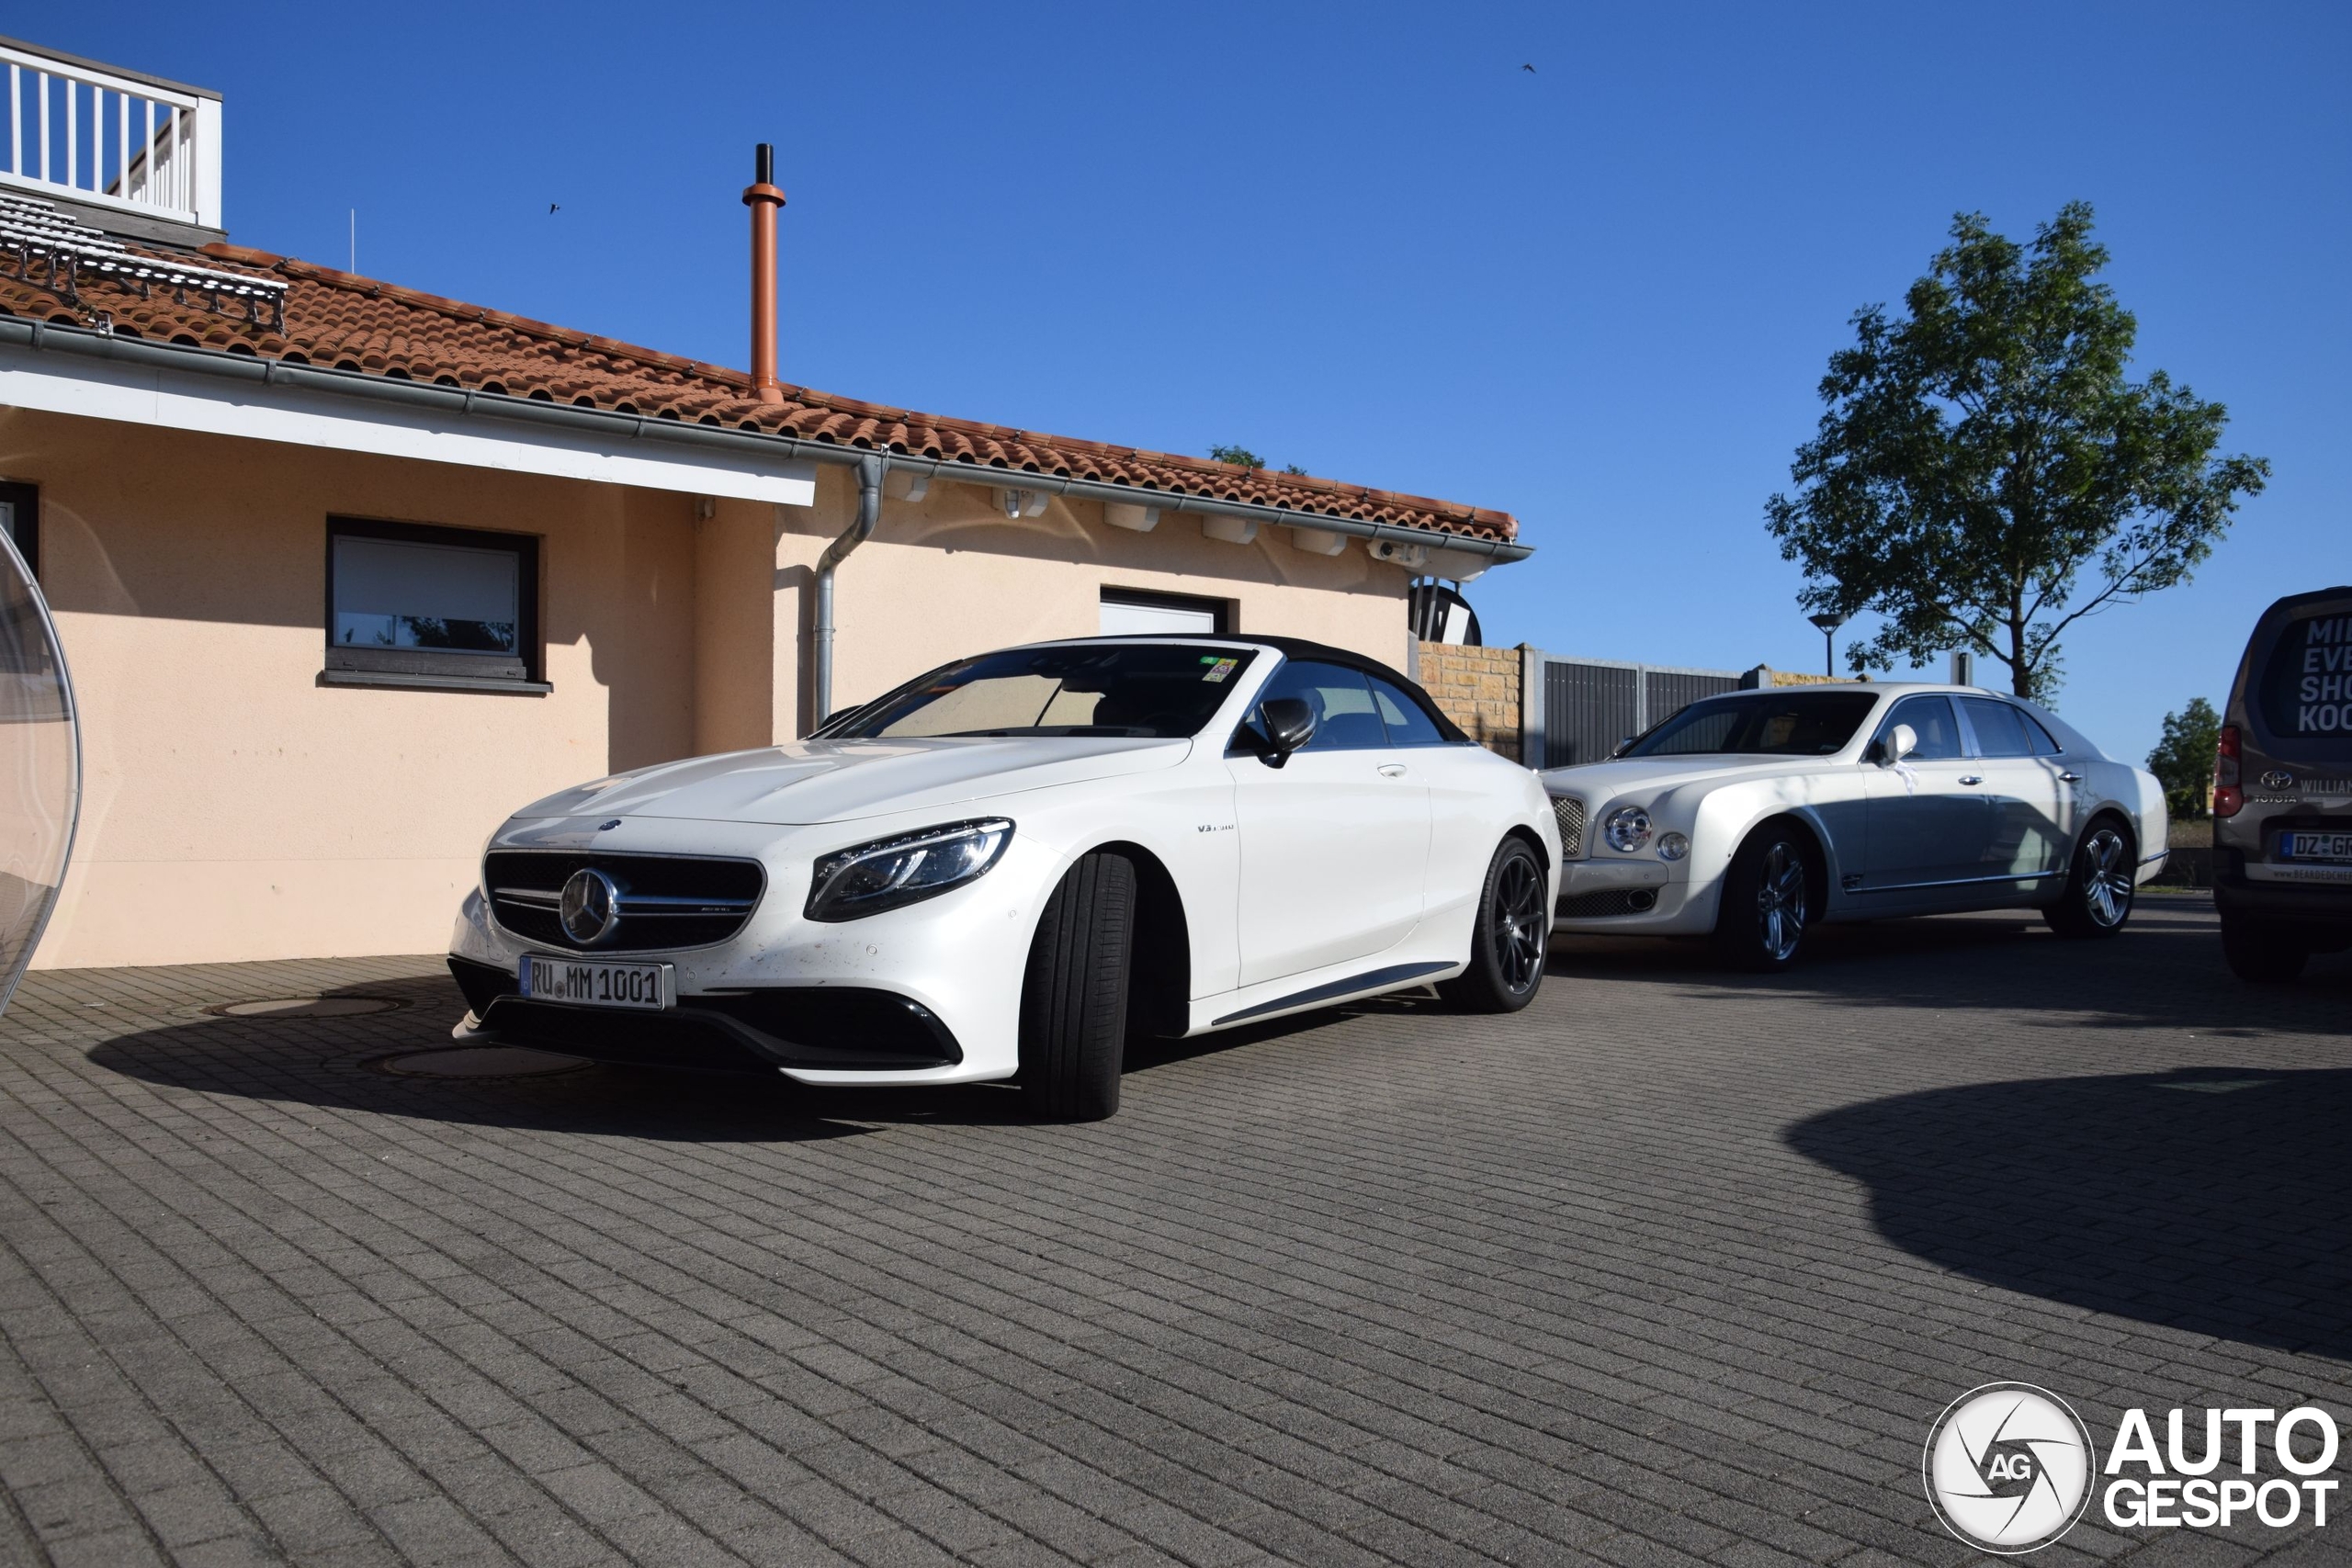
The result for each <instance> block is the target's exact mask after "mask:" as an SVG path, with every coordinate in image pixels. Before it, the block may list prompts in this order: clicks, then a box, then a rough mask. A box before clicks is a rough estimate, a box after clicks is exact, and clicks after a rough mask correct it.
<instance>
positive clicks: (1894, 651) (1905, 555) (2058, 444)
mask: <svg viewBox="0 0 2352 1568" xmlns="http://www.w3.org/2000/svg"><path fill="white" fill-rule="evenodd" d="M2107 259H2108V256H2107V251H2106V249H2105V247H2103V246H2101V245H2099V244H2097V243H2094V242H2093V241H2092V239H2091V209H2090V208H2089V206H2088V205H2086V204H2085V203H2082V202H2072V203H2069V204H2068V205H2067V206H2065V207H2064V208H2062V209H2060V210H2059V213H2058V216H2057V217H2056V218H2055V219H2053V220H2051V221H2050V222H2048V223H2044V224H2042V225H2041V226H2040V228H2038V229H2037V230H2036V231H2035V232H2034V238H2033V243H2032V244H2031V245H2030V246H2025V245H2019V244H2017V243H2014V242H2012V241H2009V240H2007V239H2004V238H2003V237H2002V236H2000V235H1998V234H1996V233H1994V232H1993V231H1992V230H1991V229H1990V228H1989V227H1987V225H1986V222H1985V218H1984V217H1983V215H1981V214H1974V213H1962V214H1961V215H1960V216H1958V217H1956V218H1955V219H1954V220H1952V226H1951V245H1950V246H1948V247H1947V248H1946V249H1944V250H1943V251H1941V252H1940V253H1939V254H1937V256H1936V258H1935V260H1934V262H1933V263H1932V264H1931V266H1932V270H1931V271H1930V272H1929V273H1928V276H1925V277H1922V278H1921V279H1919V280H1918V281H1917V283H1915V284H1913V285H1912V286H1911V288H1910V292H1909V293H1908V294H1907V295H1906V296H1905V305H1906V307H1907V308H1908V313H1907V314H1906V315H1905V317H1903V318H1902V319H1900V320H1893V319H1890V318H1889V317H1888V315H1887V312H1886V309H1885V307H1884V306H1881V305H1871V306H1867V307H1865V308H1863V309H1862V310H1858V311H1856V312H1855V314H1854V317H1853V326H1854V331H1855V339H1856V341H1855V344H1854V346H1852V347H1851V348H1847V349H1842V350H1840V351H1838V353H1837V354H1835V355H1832V356H1831V357H1830V361H1829V373H1828V374H1827V375H1826V376H1825V377H1824V378H1822V381H1821V399H1822V401H1823V402H1824V403H1825V404H1826V405H1827V410H1826V412H1824V413H1823V415H1822V416H1821V424H1820V429H1819V431H1818V433H1817V434H1816V435H1815V438H1814V439H1813V440H1812V441H1810V442H1807V443H1806V444H1805V445H1804V446H1800V447H1799V448H1798V449H1797V455H1796V460H1795V462H1794V463H1793V464H1792V466H1791V468H1790V475H1791V477H1792V479H1794V480H1795V484H1796V489H1795V490H1794V492H1793V493H1792V494H1788V495H1775V496H1773V497H1772V499H1771V500H1770V502H1767V503H1766V506H1765V521H1766V525H1767V526H1768V527H1769V528H1770V531H1771V533H1772V535H1773V536H1774V537H1776V538H1777V539H1779V540H1780V542H1781V555H1782V556H1783V557H1784V558H1787V559H1790V560H1798V561H1802V562H1803V563H1804V575H1805V581H1806V584H1807V586H1806V587H1805V588H1804V591H1803V592H1801V593H1800V594H1799V595H1798V597H1799V599H1800V601H1801V602H1802V603H1803V604H1804V607H1805V608H1806V609H1808V610H1815V611H1822V610H1826V611H1835V612H1837V613H1838V614H1840V615H1848V616H1851V615H1856V614H1858V613H1860V612H1862V611H1866V610H1867V611H1873V612H1875V613H1877V614H1878V615H1881V616H1882V617H1883V624H1882V625H1881V626H1880V628H1879V630H1878V632H1877V634H1876V635H1875V636H1873V637H1870V638H1869V639H1867V640H1865V641H1860V642H1857V643H1855V644H1854V645H1852V647H1851V648H1849V650H1848V654H1849V659H1850V660H1851V662H1852V665H1853V668H1854V670H1855V671H1856V672H1858V673H1861V672H1867V671H1871V670H1872V669H1879V670H1893V669H1894V668H1895V667H1896V666H1897V665H1898V664H1899V663H1907V664H1925V663H1928V661H1929V660H1932V659H1933V658H1934V657H1935V656H1936V654H1937V653H1939V652H1940V651H1941V650H1943V649H1951V648H1969V649H1975V650H1977V651H1978V652H1980V653H1982V654H1985V655H1987V656H1989V657H1991V658H1993V659H1995V660H1999V661H2000V662H2001V663H2003V664H2006V665H2007V666H2008V670H2009V678H2010V686H2011V689H2012V690H2014V691H2015V692H2017V694H2018V695H2020V696H2036V697H2047V696H2049V695H2050V694H2052V693H2053V692H2055V691H2056V689H2057V686H2058V680H2059V670H2060V658H2059V649H2058V640H2059V637H2060V636H2061V634H2063V633H2064V631H2065V630H2066V628H2067V627H2068V626H2072V625H2073V624H2074V623H2075V622H2076V621H2079V620H2081V619H2082V618H2083V617H2084V616H2086V615H2096V614H2098V612H2100V611H2102V610H2106V609H2109V608H2111V607H2113V606H2115V605H2117V604H2131V603H2132V602H2134V601H2136V600H2137V599H2139V598H2140V597H2141V596H2143V594H2147V593H2151V592H2155V591H2156V590H2158V589H2162V588H2169V587H2171V586H2172V585H2173V584H2175V583H2177V582H2181V581H2186V580H2187V579H2188V575H2189V573H2190V572H2191V571H2192V570H2194V569H2195V568H2196V566H2197V564H2198V563H2199V561H2201V560H2203V559H2204V558H2206V556H2207V555H2209V554H2211V551H2212V548H2213V544H2214V541H2215V540H2217V539H2218V538H2220V537H2221V536H2222V533H2223V532H2224V531H2225V530H2226V529H2227V528H2228V526H2229V521H2230V516H2231V513H2233V512H2234V511H2235V510H2236V509H2237V504H2238V501H2239V499H2240V498H2241V497H2244V496H2250V495H2254V494H2256V493H2258V492H2259V491H2261V489H2262V486H2263V482H2264V480H2265V479H2267V477H2268V475H2269V472H2270V465H2269V463H2268V462H2267V461H2266V460H2265V459H2263V458H2260V457H2219V458H2217V457H2214V456H2213V449H2214V447H2215V446H2216V444H2217V443H2218V442H2219V441H2220V439H2221V434H2222V427H2223V425H2224V424H2226V423H2228V412H2227V411H2226V410H2225V409H2223V408H2222V405H2221V404H2220V403H2213V402H2200V401H2199V400H2197V399H2196V398H2195V397H2194V396H2193V395H2191V393H2190V392H2189V389H2188V388H2186V387H2178V386H2175V385H2174V384H2173V382H2172V380H2171V378H2169V377H2167V376H2166V375H2165V373H2164V372H2163V371H2161V370H2158V371H2154V372H2152V373H2151V374H2150V375H2149V377H2148V378H2147V379H2146V380H2144V381H2138V382H2134V381H2131V380H2127V379H2126V378H2125V376H2124V367H2125V365H2126V363H2127V362H2128V361H2129V359H2130V358H2131V344H2132V340H2133V338H2134V337H2135V335H2136V334H2137V333H2138V330H2139V329H2138V323H2137V322H2136V321H2134V320H2133V319H2132V317H2131V313H2130V312H2129V311H2127V310H2124V309H2123V307H2122V306H2121V305H2120V304H2118V303H2117V302H2116V299H2115V295H2114V291H2113V290H2112V289H2110V288H2109V287H2108V286H2107V285H2106V284H2104V283H2100V282H2098V281H2096V280H2095V279H2096V276H2097V274H2098V272H2099V270H2100V269H2101V268H2102V267H2104V266H2105V265H2107Z"/></svg>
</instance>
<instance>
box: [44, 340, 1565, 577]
mask: <svg viewBox="0 0 2352 1568" xmlns="http://www.w3.org/2000/svg"><path fill="white" fill-rule="evenodd" d="M0 345H13V346H17V347H26V348H32V349H36V350H40V351H42V352H47V353H63V354H74V355H84V356H86V357H90V358H96V359H112V360H117V361H119V362H121V363H124V364H129V365H143V366H152V367H155V368H157V369H164V370H177V371H181V372H185V373H188V374H194V375H210V376H220V377H223V378H228V379H231V380H237V381H243V382H246V383H248V384H258V385H262V386H268V387H296V388H301V389H305V390H310V391H322V392H332V393H334V394H336V395H338V396H342V397H356V398H372V399H374V400H377V401H379V402H386V403H392V404H397V405H400V406H402V407H406V408H412V409H421V410H427V411H430V412H435V413H445V414H447V413H457V414H467V415H471V416H475V417H480V418H487V419H499V420H505V421H509V422H512V423H522V424H537V425H543V426H548V427H551V428H558V429H566V430H571V431H576V432H579V433H581V434H593V435H598V436H602V437H605V438H607V439H611V438H614V437H621V438H626V439H629V440H639V441H658V442H662V443H663V444H665V445H672V446H700V447H703V448H704V449H706V450H716V451H730V452H740V453H746V454H759V455H763V456H765V457H780V458H790V459H795V460H797V461H800V462H809V463H831V464H832V465H834V466H835V467H838V468H851V467H854V466H856V465H858V464H860V463H862V462H863V461H864V460H865V458H867V457H873V456H876V453H875V452H874V450H873V449H872V448H869V447H863V446H844V445H842V444H841V443H839V442H834V441H810V440H808V439H806V438H805V437H802V436H797V435H772V434H766V433H765V432H761V431H750V430H730V429H728V428H727V427H725V426H723V425H712V424H696V423H689V422H687V421H685V420H682V419H663V418H660V417H654V416H648V415H644V414H633V413H616V412H613V411H611V410H609V409H584V408H577V407H574V406H572V405H571V404H569V403H558V402H550V401H542V400H539V399H537V398H518V397H515V396H512V395H511V394H508V393H504V392H483V391H477V390H473V389H469V388H465V387H444V386H441V385H438V384H437V383H435V382H430V381H409V380H402V379H401V378H398V377H392V376H382V375H377V374H375V373H373V372H370V371H365V370H334V369H330V368H327V367H323V366H318V365H288V364H287V363H286V362H285V361H283V360H278V359H265V358H262V357H261V356H260V355H246V354H231V353H226V352H224V351H222V350H220V349H213V348H190V347H187V346H186V345H184V344H166V343H153V342H150V341H149V340H147V339H144V338H126V337H118V336H116V335H114V334H113V333H106V332H100V331H97V330H96V329H94V328H89V327H80V326H72V327H67V326H59V325H57V324H55V323H54V322H50V321H33V320H30V319H28V318H27V317H23V316H0ZM888 460H889V466H890V467H891V468H894V469H895V468H904V469H908V470H910V471H913V472H917V473H925V474H930V475H932V476H933V477H935V478H938V479H947V480H951V481H953V482H955V483H956V484H968V485H982V486H987V487H989V488H992V489H996V490H1029V491H1044V492H1046V493H1047V494H1049V495H1060V496H1066V497H1068V498H1069V499H1071V500H1076V501H1097V502H1121V503H1124V504H1125V505H1130V506H1133V505H1144V506H1156V507H1158V508H1159V509H1160V510H1161V511H1162V512H1177V513H1192V514H1194V515H1217V516H1225V517H1246V518H1254V519H1256V520H1257V521H1259V522H1261V523H1271V524H1277V525H1281V526H1283V527H1285V528H1316V529H1320V530H1322V531H1323V532H1324V533H1327V534H1345V535H1348V536H1351V537H1354V538H1360V539H1367V540H1381V539H1386V540H1390V541H1392V542H1395V543H1397V544H1404V545H1419V546H1423V547H1427V548H1429V549H1430V550H1432V551H1436V550H1450V551H1457V552H1460V553H1462V554H1465V555H1472V556H1479V557H1483V558H1487V559H1488V560H1491V561H1493V562H1495V563H1497V564H1504V563H1508V562H1510V561H1521V560H1525V559H1526V558H1528V557H1530V556H1532V555H1533V554H1534V553H1535V547H1533V546H1532V545H1522V544H1518V543H1515V542H1511V541H1506V540H1502V539H1477V538H1472V537H1470V536H1466V535H1462V534H1449V533H1445V532H1443V531H1442V530H1439V529H1435V528H1408V527H1404V526H1402V525H1398V524H1395V523H1371V522H1366V521H1364V520H1363V519H1362V518H1356V517H1340V516H1334V515H1331V514H1329V513H1321V512H1305V511H1299V510H1296V509H1294V508H1291V507H1286V506H1267V505H1263V504H1261V503H1260V502H1249V501H1223V500H1219V499H1217V498H1216V497H1214V496H1205V495H1197V494H1188V493H1186V492H1184V491H1171V490H1159V489H1157V488H1154V487H1152V486H1149V485H1134V484H1115V483H1113V482H1111V481H1110V480H1107V479H1074V478H1071V477H1069V476H1066V475H1061V474H1047V473H1038V472H1034V471H1032V470H1030V469H1026V468H998V467H995V466H993V465H990V464H983V463H962V462H955V461H952V460H948V459H944V458H938V457H912V456H909V455H907V454H903V453H897V452H893V453H889V454H888ZM842 553H843V554H847V553H848V552H847V551H843V552H842Z"/></svg>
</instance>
